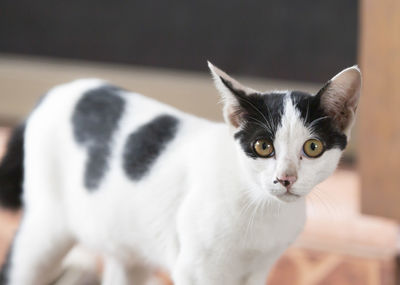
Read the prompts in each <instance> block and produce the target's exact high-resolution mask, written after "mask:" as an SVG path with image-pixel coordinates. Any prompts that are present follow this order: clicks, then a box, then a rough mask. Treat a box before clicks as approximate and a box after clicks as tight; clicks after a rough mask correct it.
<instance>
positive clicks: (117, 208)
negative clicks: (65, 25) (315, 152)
mask: <svg viewBox="0 0 400 285" xmlns="http://www.w3.org/2000/svg"><path fill="white" fill-rule="evenodd" d="M211 69H212V71H213V73H214V76H215V77H216V80H217V81H218V76H219V77H220V78H221V81H220V82H217V85H218V84H219V88H220V90H221V91H222V93H223V94H224V95H223V96H224V98H225V100H226V103H225V113H224V114H225V118H226V121H227V122H228V124H223V123H214V122H210V121H207V120H204V119H200V118H197V117H194V116H191V115H188V114H185V113H183V112H180V111H178V110H176V109H174V108H171V107H169V106H167V105H164V104H161V103H159V102H156V101H154V100H152V99H149V98H146V97H144V96H142V95H139V94H135V93H129V92H127V91H124V90H121V89H118V88H115V87H112V86H110V85H108V84H106V83H104V82H102V81H100V80H95V79H88V80H79V81H75V82H72V83H69V84H65V85H62V86H59V87H56V88H54V89H52V90H51V91H50V92H49V93H48V94H47V95H46V96H45V98H44V99H43V100H42V101H41V103H40V104H39V105H38V106H37V107H36V109H35V110H34V111H33V113H32V114H31V115H30V117H29V119H28V121H27V123H26V127H25V132H24V139H25V142H24V145H25V148H24V153H25V156H24V174H25V177H24V194H23V201H24V206H25V208H24V211H25V214H24V218H23V221H22V224H21V227H20V229H19V231H18V233H17V235H16V238H15V241H14V244H13V248H12V251H11V256H10V259H9V266H8V270H7V272H5V274H6V275H7V276H6V279H7V280H8V283H6V284H11V285H18V284H45V283H48V282H50V281H51V280H52V278H54V276H55V275H56V274H57V273H58V272H57V270H56V267H57V264H58V263H59V262H60V260H62V258H63V256H64V255H65V254H66V253H67V252H68V250H69V249H70V248H71V247H73V246H74V245H75V244H76V243H79V244H83V245H84V246H86V247H88V248H90V249H92V250H94V251H96V252H98V253H99V254H101V255H103V256H104V258H105V259H106V260H107V262H106V268H105V274H104V280H103V282H104V284H121V285H123V284H139V285H140V284H145V282H146V279H147V277H148V275H147V274H150V273H151V269H154V268H162V269H163V270H166V271H167V272H169V273H170V274H171V276H172V278H173V280H174V282H175V284H176V285H194V284H206V285H213V284H215V285H217V284H218V285H220V284H231V285H236V284H237V285H241V284H248V285H256V284H263V282H265V280H266V277H267V273H268V270H269V269H270V267H271V266H272V264H273V263H274V262H275V261H276V259H277V258H278V257H279V255H280V254H281V253H282V252H283V251H284V250H285V248H287V246H288V245H289V244H290V243H292V242H293V241H294V240H295V238H296V237H297V236H298V234H299V233H300V232H301V230H302V228H303V225H304V221H305V197H304V195H305V194H307V193H308V192H309V191H310V190H311V188H312V187H313V186H314V185H316V184H317V183H319V182H321V181H322V180H323V179H325V178H326V177H327V176H328V175H330V173H332V172H333V170H334V169H335V168H336V165H337V163H338V160H339V158H340V154H341V150H342V149H343V148H344V146H345V143H346V135H348V132H349V129H350V125H351V123H352V119H353V118H352V116H353V115H354V112H353V113H352V114H350V115H351V117H350V119H351V121H349V122H347V125H346V128H344V129H343V130H342V131H341V132H339V128H337V130H336V129H335V130H334V132H333V131H331V130H326V128H328V129H329V127H332V126H328V125H324V126H323V127H324V129H325V132H326V131H329V133H330V136H329V138H326V141H324V145H325V147H326V151H325V153H324V154H323V155H322V156H321V157H320V158H314V159H309V158H304V159H303V157H304V156H303V155H301V148H302V146H303V144H304V142H305V141H306V140H307V139H310V138H313V137H320V136H321V134H323V133H324V130H316V131H315V133H313V132H312V131H310V130H308V127H307V120H308V121H309V123H310V122H312V120H311V117H312V116H316V117H315V118H313V121H316V120H317V122H318V121H321V120H324V119H320V118H322V117H321V114H309V113H310V112H311V111H312V110H314V111H315V112H314V113H318V112H320V108H318V106H313V103H310V102H311V101H310V102H308V101H307V100H309V99H310V98H311V97H310V95H305V94H303V93H298V94H295V93H291V92H276V93H274V94H269V95H257V98H253V99H254V100H258V99H260V98H265V99H263V100H264V102H265V103H266V104H267V103H270V104H271V105H270V107H271V108H274V110H275V111H273V110H272V111H271V110H269V109H268V111H267V112H264V111H263V108H262V106H254V105H256V101H252V102H253V103H251V104H250V105H247V108H250V109H252V110H253V111H251V110H250V109H247V111H246V112H245V113H246V115H243V117H240V116H242V114H241V113H240V112H238V110H237V107H238V105H234V104H235V103H234V102H233V100H234V99H235V96H234V95H231V97H230V98H227V97H226V96H229V95H227V92H228V93H229V92H232V93H235V92H236V91H238V90H237V89H236V88H238V85H237V82H236V81H234V80H233V79H231V78H229V77H228V76H227V75H226V74H224V73H223V72H221V71H219V70H218V69H216V68H215V67H212V66H211ZM354 70H356V69H354ZM357 72H358V71H357ZM224 86H225V87H224ZM223 88H225V89H223ZM241 90H246V92H247V91H248V90H247V89H245V88H243V89H241ZM238 92H239V93H240V92H245V91H238ZM251 92H253V91H251ZM251 92H250V93H248V94H250V97H248V98H250V100H253V99H251V98H252V96H253V97H254V96H255V95H251V94H252V93H251ZM357 92H358V91H357ZM236 96H238V97H236V98H239V101H240V100H241V99H240V97H241V96H245V95H244V93H243V94H237V95H236ZM246 96H247V95H246ZM265 96H270V97H268V98H269V99H266V98H267V97H265ZM307 96H308V97H307ZM246 100H247V99H246ZM357 100H358V95H357ZM229 101H230V102H229ZM232 102H233V103H232ZM307 102H308V103H307ZM303 103H306V104H308V107H307V112H306V113H305V112H303V111H304V110H302V109H301V108H302V107H301V105H302V104H303ZM232 104H233V105H232ZM310 104H311V106H310ZM252 106H253V107H257V108H258V109H259V110H255V109H254V108H253V107H252ZM352 108H354V107H353V106H352ZM231 109H232V110H233V109H235V110H234V111H232V110H231ZM303 109H304V108H303ZM260 110H261V112H260ZM317 111H318V112H317ZM252 112H254V114H253V115H254V116H253V117H252V118H253V119H251V120H253V121H254V123H255V124H249V123H245V122H244V120H245V118H247V120H248V119H249V118H250V117H251V116H250V115H252ZM303 113H304V114H303ZM260 114H261V115H260ZM245 116H247V117H245ZM259 116H261V118H260V117H259ZM266 117H268V119H267V118H266ZM263 119H265V121H263ZM314 127H315V126H314ZM263 132H265V137H267V138H268V139H269V140H271V141H273V143H274V157H272V156H271V157H270V158H264V157H257V154H256V153H255V152H254V150H252V151H253V152H252V153H249V150H248V144H249V143H247V140H248V139H249V137H252V136H254V137H253V138H251V139H249V140H250V141H251V145H253V141H254V140H257V139H259V138H260V135H259V134H260V133H263ZM315 134H318V135H315ZM233 136H235V138H233ZM343 136H344V138H345V140H344V141H343ZM320 139H321V140H324V139H325V138H322V137H321V138H320ZM293 149H294V150H295V151H293ZM250 152H251V151H250ZM280 154H282V156H281V157H279V156H280ZM267 161H268V162H267ZM266 163H268V165H266ZM313 169H315V170H316V173H312V172H310V171H311V170H313ZM282 171H283V172H284V173H285V174H284V175H283V176H282V174H281V172H282ZM289 172H290V173H289ZM294 175H295V176H294ZM291 177H295V180H293V181H292V180H290V179H291ZM296 180H297V182H296ZM278 181H279V182H280V183H277V182H278ZM289 181H290V182H289ZM289 184H290V185H289ZM288 185H289V186H288ZM297 185H298V188H296V186H297ZM0 189H1V188H0ZM292 189H293V193H291V191H292ZM296 191H297V192H296Z"/></svg>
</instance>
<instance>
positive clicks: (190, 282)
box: [172, 248, 242, 285]
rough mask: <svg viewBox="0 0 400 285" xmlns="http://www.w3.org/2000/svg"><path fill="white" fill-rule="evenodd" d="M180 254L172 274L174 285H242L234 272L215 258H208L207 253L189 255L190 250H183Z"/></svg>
mask: <svg viewBox="0 0 400 285" xmlns="http://www.w3.org/2000/svg"><path fill="white" fill-rule="evenodd" d="M181 252H182V253H181V255H180V256H179V257H178V262H177V264H176V266H175V268H174V270H173V273H172V279H173V282H174V284H175V285H202V284H207V285H220V284H229V285H242V284H241V283H240V282H239V280H237V278H236V277H237V276H236V275H235V273H236V272H234V271H230V270H227V268H226V266H224V264H222V263H221V260H220V259H218V258H217V257H214V258H213V257H211V258H210V256H209V255H210V254H209V252H208V253H204V254H202V253H197V254H194V252H193V254H190V249H187V250H186V249H185V248H182V251H181ZM211 255H212V254H211Z"/></svg>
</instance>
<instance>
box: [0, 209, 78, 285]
mask: <svg viewBox="0 0 400 285" xmlns="http://www.w3.org/2000/svg"><path fill="white" fill-rule="evenodd" d="M59 218H60V217H58V216H57V215H54V212H53V213H52V212H47V211H45V210H44V209H41V210H39V211H28V212H27V213H25V215H24V218H23V220H22V223H21V225H20V228H19V230H18V232H17V234H16V236H15V238H14V242H13V245H12V248H11V251H10V255H9V260H8V269H7V272H5V273H4V274H5V278H4V279H5V280H6V281H5V282H4V284H7V285H21V284H30V285H43V284H49V283H50V282H52V281H54V279H55V278H57V277H58V274H60V273H61V261H62V258H63V257H64V256H65V255H66V253H67V252H68V251H69V249H70V248H71V247H72V246H73V244H74V240H73V239H72V237H71V235H70V234H69V233H68V231H66V230H65V227H64V226H63V225H64V223H63V221H62V219H59Z"/></svg>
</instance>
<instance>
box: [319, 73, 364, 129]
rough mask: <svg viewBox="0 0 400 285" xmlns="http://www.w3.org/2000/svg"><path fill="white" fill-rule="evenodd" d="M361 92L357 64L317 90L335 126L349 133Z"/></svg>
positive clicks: (322, 104)
mask: <svg viewBox="0 0 400 285" xmlns="http://www.w3.org/2000/svg"><path fill="white" fill-rule="evenodd" d="M360 93H361V72H360V69H359V68H358V67H357V66H352V67H349V68H346V69H345V70H343V71H342V72H340V73H338V74H337V75H336V76H335V77H333V78H332V79H331V80H329V81H328V82H327V83H326V84H325V86H324V87H323V88H322V89H321V90H320V91H319V92H318V95H317V96H321V97H320V99H321V101H320V102H321V103H320V104H321V107H322V108H323V109H324V111H325V112H326V114H327V115H328V116H329V117H331V118H332V119H333V122H334V123H335V124H336V127H337V128H338V129H339V130H340V131H342V132H344V133H349V132H350V129H351V127H352V125H353V123H354V119H355V113H356V110H357V106H358V101H359V98H360Z"/></svg>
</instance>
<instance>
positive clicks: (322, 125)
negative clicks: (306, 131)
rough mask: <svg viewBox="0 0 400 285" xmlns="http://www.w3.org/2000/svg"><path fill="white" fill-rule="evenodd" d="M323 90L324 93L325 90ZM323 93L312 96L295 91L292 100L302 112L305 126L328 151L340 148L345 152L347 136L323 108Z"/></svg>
mask: <svg viewBox="0 0 400 285" xmlns="http://www.w3.org/2000/svg"><path fill="white" fill-rule="evenodd" d="M321 90H322V92H323V90H324V88H323V89H321ZM322 92H319V93H318V94H317V95H315V96H312V95H311V94H308V93H304V92H300V91H293V92H292V93H291V99H292V102H293V104H294V106H295V107H296V108H297V110H299V111H300V115H301V118H302V119H303V121H304V123H305V125H306V126H307V127H309V128H310V129H312V130H313V132H314V133H315V134H316V136H317V138H318V139H320V140H321V141H322V142H323V143H324V145H325V148H326V149H331V148H339V149H341V150H343V149H344V148H345V147H346V144H347V138H346V135H345V134H343V133H341V132H340V131H339V130H338V129H337V128H336V127H335V124H334V122H333V121H332V118H330V117H328V116H327V114H326V113H325V112H324V110H323V109H322V108H321V106H320V101H321V94H322Z"/></svg>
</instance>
